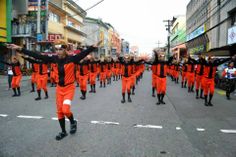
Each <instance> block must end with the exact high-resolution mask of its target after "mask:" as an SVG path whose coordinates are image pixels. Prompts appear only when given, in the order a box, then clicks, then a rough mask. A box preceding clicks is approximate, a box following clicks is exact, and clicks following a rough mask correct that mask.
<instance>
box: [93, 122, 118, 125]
mask: <svg viewBox="0 0 236 157" xmlns="http://www.w3.org/2000/svg"><path fill="white" fill-rule="evenodd" d="M91 123H92V124H103V125H106V124H107V125H119V124H120V123H118V122H106V121H91Z"/></svg>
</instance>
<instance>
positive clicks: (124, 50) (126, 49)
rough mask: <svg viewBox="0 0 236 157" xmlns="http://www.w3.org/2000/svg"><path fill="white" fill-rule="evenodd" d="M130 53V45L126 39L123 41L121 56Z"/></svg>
mask: <svg viewBox="0 0 236 157" xmlns="http://www.w3.org/2000/svg"><path fill="white" fill-rule="evenodd" d="M129 52H130V43H129V42H128V41H126V40H124V39H121V54H122V55H125V54H129Z"/></svg>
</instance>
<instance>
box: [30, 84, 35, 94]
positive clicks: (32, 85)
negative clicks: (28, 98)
mask: <svg viewBox="0 0 236 157" xmlns="http://www.w3.org/2000/svg"><path fill="white" fill-rule="evenodd" d="M31 87H32V90H31V91H30V93H32V92H35V90H34V83H31Z"/></svg>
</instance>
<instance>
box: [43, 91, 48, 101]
mask: <svg viewBox="0 0 236 157" xmlns="http://www.w3.org/2000/svg"><path fill="white" fill-rule="evenodd" d="M44 92H45V97H44V99H48V91H44Z"/></svg>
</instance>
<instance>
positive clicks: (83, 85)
mask: <svg viewBox="0 0 236 157" xmlns="http://www.w3.org/2000/svg"><path fill="white" fill-rule="evenodd" d="M77 70H78V72H79V85H80V90H81V93H82V96H81V97H80V99H81V100H85V99H86V93H87V82H88V76H89V62H88V58H87V57H86V58H85V59H83V60H81V61H80V62H79V63H78V68H77Z"/></svg>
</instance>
